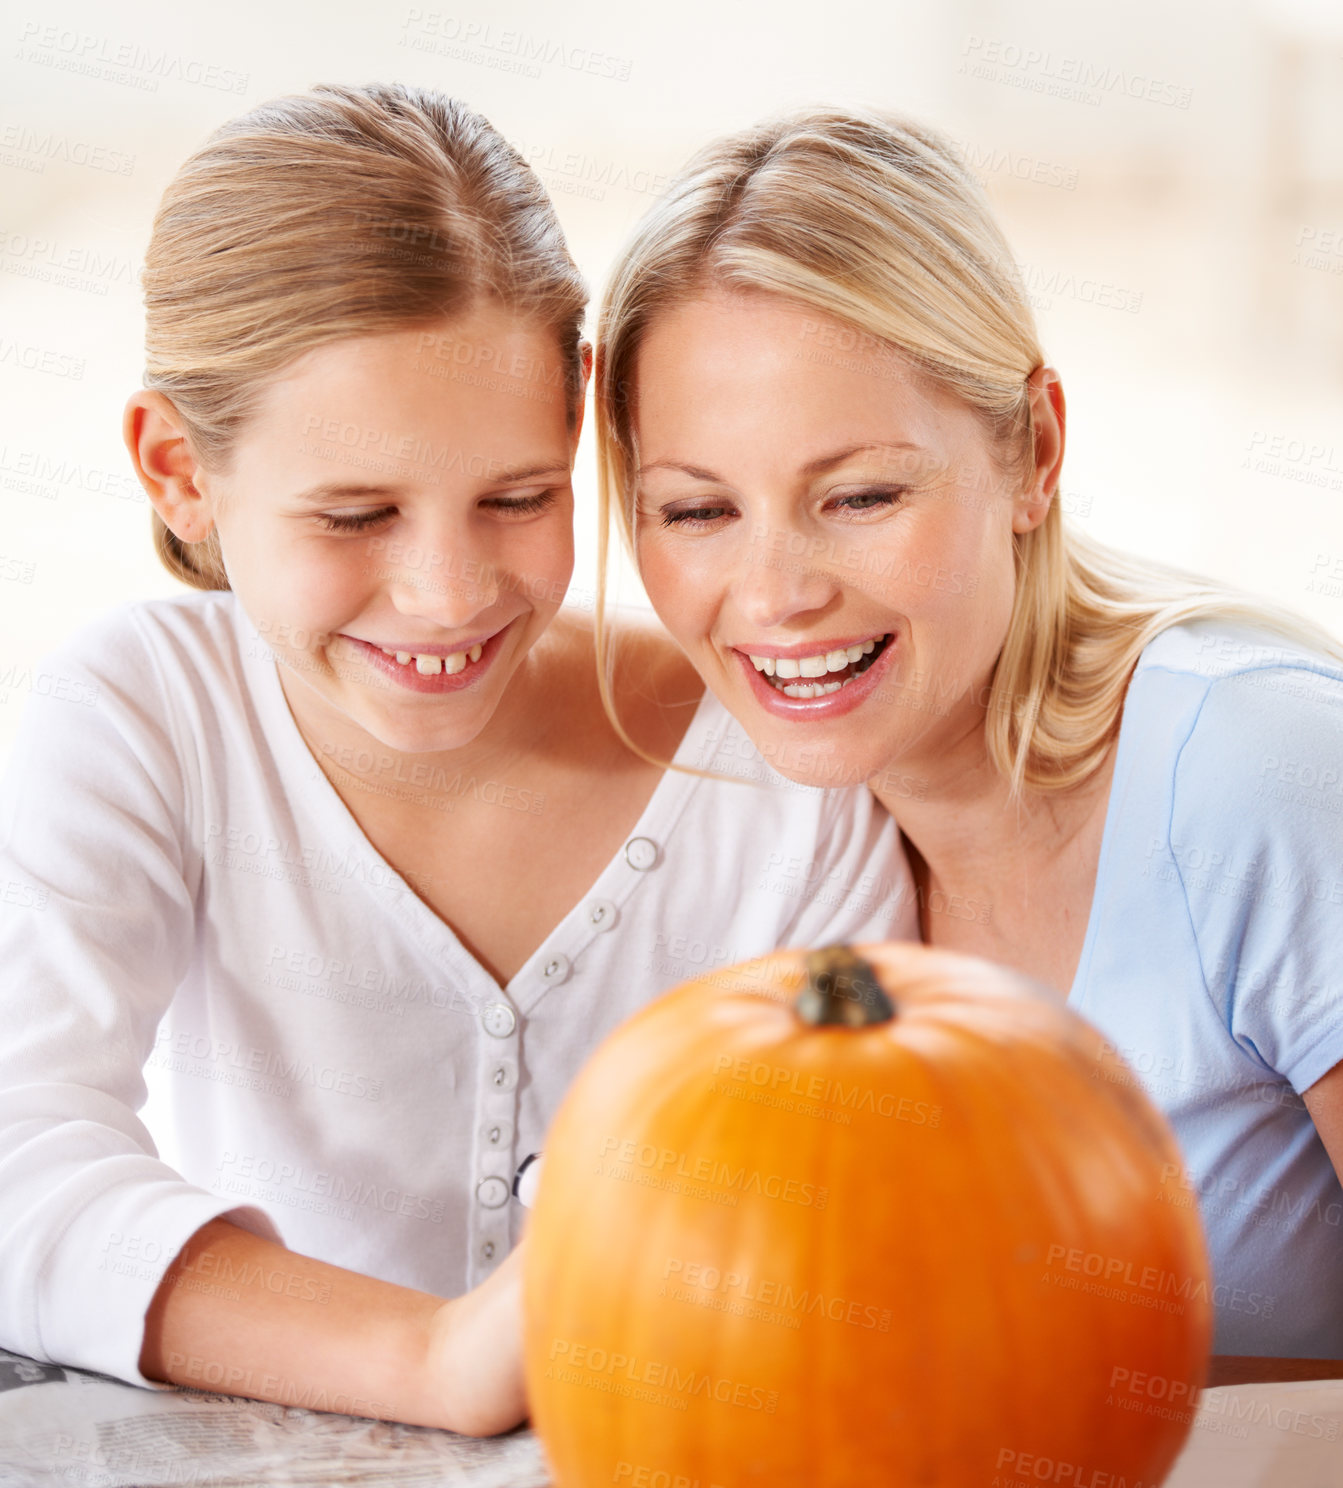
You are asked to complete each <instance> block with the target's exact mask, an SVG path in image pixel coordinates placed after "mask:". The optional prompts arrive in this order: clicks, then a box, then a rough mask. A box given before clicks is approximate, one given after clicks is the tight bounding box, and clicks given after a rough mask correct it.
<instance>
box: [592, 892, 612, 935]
mask: <svg viewBox="0 0 1343 1488" xmlns="http://www.w3.org/2000/svg"><path fill="white" fill-rule="evenodd" d="M615 922H616V907H615V905H614V904H612V903H611V901H610V900H609V899H592V900H590V901H589V902H588V924H589V925H591V926H592V928H593V929H594V930H609V929H610V928H611V927H612V925H614V924H615Z"/></svg>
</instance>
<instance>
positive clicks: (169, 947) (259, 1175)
mask: <svg viewBox="0 0 1343 1488" xmlns="http://www.w3.org/2000/svg"><path fill="white" fill-rule="evenodd" d="M32 691H33V695H32V697H31V698H30V700H29V702H28V705H27V709H26V712H25V716H24V719H23V722H22V725H21V729H20V736H19V739H18V742H17V744H16V748H15V753H14V757H13V759H12V761H11V764H10V768H9V771H8V774H7V778H6V783H5V786H4V791H3V796H0V841H3V844H4V845H3V848H0V968H2V970H0V1014H2V1015H3V1035H2V1036H0V1344H2V1345H4V1346H6V1347H9V1348H13V1349H16V1350H19V1351H20V1352H22V1353H25V1354H29V1355H32V1356H33V1357H35V1358H39V1359H50V1360H54V1361H58V1362H63V1363H69V1364H73V1365H78V1366H81V1367H84V1368H90V1369H97V1370H102V1371H104V1372H106V1373H108V1374H112V1375H115V1376H118V1377H120V1378H122V1379H125V1380H130V1381H132V1382H134V1383H137V1384H149V1383H151V1382H150V1381H148V1380H146V1379H144V1377H143V1376H142V1375H141V1374H140V1372H139V1370H138V1367H137V1361H138V1356H139V1351H140V1347H141V1342H142V1335H143V1321H144V1314H145V1310H146V1308H147V1306H148V1304H149V1302H150V1300H151V1298H152V1297H153V1295H154V1291H155V1289H156V1287H157V1285H158V1283H159V1281H160V1279H161V1278H162V1276H163V1274H164V1272H165V1271H166V1269H167V1267H168V1265H169V1264H170V1262H171V1261H172V1259H173V1257H174V1255H175V1254H176V1253H177V1251H178V1250H179V1249H180V1248H181V1246H182V1245H183V1244H184V1242H185V1241H186V1240H187V1238H188V1237H189V1236H190V1235H191V1234H192V1233H193V1232H194V1231H195V1230H196V1229H197V1228H199V1226H200V1225H202V1224H203V1223H205V1221H206V1220H208V1219H210V1218H212V1217H214V1216H216V1215H220V1214H228V1215H229V1216H230V1218H231V1219H232V1220H233V1221H234V1222H235V1223H238V1224H242V1225H244V1226H246V1227H247V1228H249V1229H252V1230H255V1231H256V1232H258V1233H260V1234H264V1235H272V1236H275V1237H277V1238H280V1239H282V1240H283V1242H284V1243H285V1244H286V1245H288V1246H290V1247H291V1248H292V1249H294V1250H297V1251H300V1252H304V1253H307V1254H311V1255H314V1256H318V1257H321V1258H322V1259H324V1260H327V1261H331V1262H334V1263H336V1264H338V1265H342V1266H347V1267H351V1268H353V1269H355V1270H358V1271H362V1272H365V1273H368V1274H371V1275H375V1276H378V1277H382V1278H385V1279H386V1280H388V1281H392V1282H397V1283H400V1284H403V1285H406V1286H412V1287H418V1288H422V1289H423V1290H425V1291H429V1292H433V1293H436V1294H439V1295H443V1296H454V1295H457V1294H459V1293H461V1292H463V1291H465V1290H467V1289H469V1288H472V1287H474V1286H476V1285H478V1284H479V1283H480V1282H481V1281H482V1280H483V1279H484V1278H485V1277H486V1276H487V1275H488V1274H489V1273H490V1271H491V1270H492V1269H493V1267H495V1266H497V1265H498V1264H499V1263H500V1261H502V1260H503V1258H504V1257H505V1256H506V1255H507V1253H508V1251H509V1249H510V1248H511V1246H512V1245H513V1244H514V1243H515V1241H516V1239H517V1237H518V1233H519V1229H520V1224H521V1217H522V1216H521V1213H520V1211H519V1206H517V1205H516V1204H515V1203H513V1202H512V1201H511V1194H510V1184H511V1179H512V1175H513V1171H514V1169H515V1167H516V1166H517V1164H518V1162H519V1160H520V1159H521V1158H522V1157H523V1156H525V1154H527V1153H528V1152H531V1151H535V1150H537V1149H539V1148H541V1147H542V1146H543V1145H544V1138H545V1133H546V1129H547V1126H548V1125H549V1123H550V1120H551V1118H552V1116H553V1115H554V1113H555V1110H556V1108H557V1106H558V1103H559V1101H560V1099H561V1097H562V1096H563V1094H564V1091H565V1089H566V1087H567V1086H568V1085H569V1083H570V1081H571V1080H572V1079H573V1077H574V1075H575V1074H576V1073H577V1071H578V1070H579V1068H580V1067H581V1065H582V1064H583V1062H584V1061H585V1059H586V1057H587V1055H588V1054H589V1052H590V1051H591V1050H592V1049H593V1047H594V1046H595V1044H596V1043H597V1042H598V1041H599V1040H600V1039H601V1038H602V1037H603V1036H604V1035H605V1034H606V1033H607V1032H608V1031H609V1030H610V1029H612V1028H614V1027H615V1026H616V1024H617V1023H619V1022H621V1021H622V1020H623V1019H624V1018H625V1017H627V1016H628V1015H629V1014H630V1013H632V1012H634V1011H635V1010H636V1009H637V1008H639V1007H640V1006H641V1005H643V1004H644V1003H646V1002H648V1001H649V999H650V998H652V997H654V996H655V995H656V994H658V993H659V992H661V991H662V990H664V989H665V988H667V987H669V986H671V985H673V984H675V983H676V982H678V981H681V980H683V979H684V978H686V977H688V976H692V975H694V974H696V973H698V972H701V971H704V970H706V969H708V968H710V967H712V966H714V965H721V964H725V963H728V962H731V961H736V960H739V959H742V958H744V957H747V956H752V955H756V954H760V953H762V952H764V951H766V950H769V949H772V948H774V947H775V946H778V945H786V944H797V945H815V944H823V943H825V942H828V941H834V940H841V939H854V940H861V939H883V938H888V937H893V938H917V925H916V919H915V913H914V897H913V890H912V884H911V882H910V877H909V871H908V868H907V865H906V863H905V860H904V857H903V855H902V853H901V850H900V846H899V837H898V833H897V831H896V828H895V826H894V824H893V823H892V821H891V820H890V818H889V817H887V815H886V814H885V813H884V812H883V811H882V810H881V809H880V808H879V807H877V806H875V805H874V803H873V802H872V801H871V799H870V797H869V795H868V793H867V791H866V790H863V789H852V790H829V791H822V790H815V789H810V788H807V787H802V786H797V785H793V784H790V783H788V782H785V781H783V780H782V779H781V778H780V777H778V776H777V775H774V774H773V773H772V772H771V771H769V770H768V769H767V768H766V767H765V766H764V765H763V764H762V763H761V762H760V760H759V756H758V755H756V753H755V751H754V749H753V748H752V747H751V746H750V744H749V742H748V741H747V740H746V739H745V736H744V735H743V734H742V732H741V730H740V727H739V725H737V724H736V723H735V722H734V721H733V720H732V719H731V718H730V716H729V715H728V714H727V713H726V712H725V711H724V710H723V708H722V707H721V705H720V704H718V703H717V702H716V701H715V700H714V699H713V698H712V697H711V696H706V698H705V699H704V701H703V702H702V703H701V704H700V707H699V710H698V712H697V713H696V715H695V718H694V721H693V722H692V724H691V726H690V729H689V731H688V733H687V735H686V737H685V739H684V741H683V743H682V745H681V747H680V750H679V751H678V754H677V760H678V762H679V763H683V764H693V765H698V766H704V767H709V768H718V769H720V770H722V771H723V772H724V773H725V774H730V775H734V776H739V777H740V776H747V777H750V779H751V780H752V781H755V782H762V783H741V782H740V781H713V780H706V779H703V778H700V777H697V776H693V775H686V774H681V773H677V772H669V773H668V774H666V775H665V776H664V777H663V779H662V780H661V781H660V783H659V784H658V786H657V789H656V791H655V793H654V795H653V797H652V800H651V801H650V802H649V804H648V807H647V809H646V810H645V811H644V813H643V816H642V818H641V819H640V821H639V824H638V826H637V827H636V828H635V830H634V831H633V832H632V833H631V835H630V839H629V841H628V842H627V843H626V844H625V847H624V848H623V850H622V851H621V852H619V853H617V854H616V856H615V858H614V859H613V860H612V861H611V862H610V863H609V864H608V865H607V867H606V868H605V870H604V871H603V872H602V874H601V876H600V877H599V878H598V879H597V881H596V882H595V883H594V884H593V885H592V887H591V889H590V890H589V892H588V893H587V894H586V895H585V896H584V897H583V899H582V901H581V902H580V903H579V904H578V905H576V906H575V908H574V909H573V910H572V911H571V912H570V913H569V914H568V915H566V916H565V918H564V919H563V920H562V921H561V923H560V924H558V925H557V926H556V927H555V928H554V930H553V931H552V932H551V934H550V935H549V936H548V937H547V938H546V941H545V943H544V944H543V945H542V946H541V947H540V948H539V949H538V950H537V951H536V953H535V954H534V955H533V956H532V957H531V959H530V960H529V961H528V962H527V963H526V965H525V966H523V967H522V969H521V970H520V971H519V972H518V973H517V975H516V976H515V977H514V978H513V979H512V981H510V982H509V983H508V985H507V987H500V986H499V984H498V983H497V982H496V981H495V980H494V979H493V977H491V976H490V975H489V974H488V973H487V972H486V971H485V970H484V969H483V968H482V967H481V966H480V965H479V963H478V962H477V961H476V960H475V959H474V958H473V957H472V956H471V955H470V954H469V953H468V952H467V951H466V950H465V949H464V948H463V946H462V945H461V943H460V942H459V941H458V939H457V937H456V936H455V935H454V934H453V932H452V930H451V929H450V928H449V927H448V925H447V924H445V923H444V922H443V921H442V920H441V919H439V918H438V917H437V916H436V915H435V914H434V913H433V911H431V910H430V909H429V908H428V907H427V906H426V905H425V904H424V903H423V902H422V901H421V900H420V899H418V898H417V897H416V896H415V894H414V893H412V892H411V891H410V890H409V888H408V887H407V885H406V884H405V882H404V881H403V880H402V879H401V878H400V876H399V875H398V874H397V873H396V872H395V870H394V869H392V868H391V867H390V866H389V865H388V864H387V863H386V862H385V861H384V860H383V859H382V858H381V857H380V856H379V854H378V853H377V852H376V851H375V850H374V848H373V847H372V846H371V844H370V843H369V842H368V840H367V839H366V838H365V837H364V835H363V833H362V832H361V831H360V829H359V827H358V825H357V824H356V823H355V821H354V819H353V817H352V816H351V815H350V813H349V811H348V810H347V809H346V807H345V805H344V804H343V802H342V801H341V800H340V798H339V796H338V795H337V794H336V792H335V791H334V790H333V789H332V787H331V785H330V784H329V782H328V781H327V779H326V777H325V776H324V775H323V774H322V772H321V770H320V769H319V768H318V766H317V764H316V763H315V762H314V760H313V758H312V756H311V755H310V753H309V752H308V749H307V747H306V746H305V744H304V742H303V740H302V738H301V736H300V735H299V733H298V730H297V728H296V726H295V724H294V722H293V719H292V718H291V716H290V713H289V710H288V707H287V705H286V703H285V700H284V695H283V693H282V691H281V689H280V684H279V678H278V675H277V673H276V664H275V661H274V659H273V657H272V656H271V654H270V652H269V651H268V649H267V648H266V646H265V645H264V643H263V642H262V641H261V640H260V638H259V637H258V636H257V635H256V633H255V631H254V630H253V629H252V627H251V625H250V624H249V622H248V621H247V619H246V617H245V615H244V614H243V611H242V609H241V607H240V606H239V604H238V602H237V600H236V599H235V598H234V596H232V595H231V594H226V593H220V594H198V595H189V596H184V597H183V598H180V599H173V600H167V601H156V602H152V603H142V604H135V605H130V606H126V607H124V608H122V609H120V610H118V611H117V612H115V613H114V614H113V615H111V616H110V617H108V618H107V619H105V620H103V621H100V622H99V623H97V624H96V625H94V626H91V627H89V628H88V629H86V630H85V631H84V632H83V633H81V634H80V635H79V636H78V637H77V638H76V639H75V640H74V641H73V642H72V643H71V644H70V645H68V646H66V647H64V648H63V649H62V650H61V651H60V652H58V653H57V654H56V655H55V656H54V657H53V658H52V659H50V660H49V661H48V662H47V663H46V664H45V665H44V666H43V667H42V668H41V669H40V670H39V672H38V673H36V674H35V676H34V683H33V690H32ZM415 783H416V781H415V778H414V775H413V772H412V774H411V777H410V778H409V779H408V781H406V782H403V785H406V786H408V787H409V788H412V789H413V788H414V785H415ZM438 784H439V785H440V787H441V786H442V785H443V784H444V782H438ZM447 788H448V789H449V790H450V791H457V792H459V793H461V794H479V795H483V796H484V797H485V798H486V799H493V800H495V802H496V804H498V806H499V809H500V810H537V809H542V810H543V809H544V803H543V802H540V803H538V801H537V800H535V799H533V797H532V796H531V795H529V794H528V793H527V792H525V791H510V790H508V789H507V788H505V787H504V786H502V785H500V784H498V783H494V782H490V781H486V780H484V779H480V778H473V777H471V776H465V777H463V778H461V779H454V780H452V781H450V782H448V783H447ZM442 826H443V830H444V831H451V829H452V816H451V814H450V813H445V814H444V816H443V820H442ZM147 1095H148V1097H149V1101H148V1105H146V1097H147ZM142 1108H143V1109H142ZM141 1112H142V1115H143V1119H142V1116H141V1115H138V1114H137V1113H141Z"/></svg>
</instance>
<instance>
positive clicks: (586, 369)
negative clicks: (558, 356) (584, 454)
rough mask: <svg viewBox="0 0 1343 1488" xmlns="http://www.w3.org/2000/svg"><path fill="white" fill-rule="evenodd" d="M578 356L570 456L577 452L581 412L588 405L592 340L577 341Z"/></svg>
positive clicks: (581, 422) (581, 427)
mask: <svg viewBox="0 0 1343 1488" xmlns="http://www.w3.org/2000/svg"><path fill="white" fill-rule="evenodd" d="M578 357H579V362H580V367H579V372H580V376H581V381H580V383H579V388H578V411H577V415H576V416H575V418H574V432H573V438H572V439H571V441H570V444H569V453H570V458H571V459H572V458H573V457H574V456H575V455H577V453H578V440H579V436H580V435H581V434H582V432H583V414H584V412H585V411H586V409H587V406H588V383H589V382H590V381H591V380H592V342H591V341H580V342H579V343H578Z"/></svg>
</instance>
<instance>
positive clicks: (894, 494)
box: [835, 487, 904, 512]
mask: <svg viewBox="0 0 1343 1488" xmlns="http://www.w3.org/2000/svg"><path fill="white" fill-rule="evenodd" d="M903 495H904V488H903V487H900V488H891V487H884V488H881V489H877V490H872V491H853V492H851V493H850V494H849V495H847V496H840V497H837V498H836V501H835V505H836V506H837V507H840V508H842V509H843V510H845V511H851V512H870V511H880V510H882V508H884V507H888V506H898V505H899V504H900V499H901V497H902V496H903Z"/></svg>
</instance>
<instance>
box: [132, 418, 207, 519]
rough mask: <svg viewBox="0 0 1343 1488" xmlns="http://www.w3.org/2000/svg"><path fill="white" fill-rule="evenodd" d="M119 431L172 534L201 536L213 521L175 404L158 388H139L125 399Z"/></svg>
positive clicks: (150, 497) (193, 456) (138, 474)
mask: <svg viewBox="0 0 1343 1488" xmlns="http://www.w3.org/2000/svg"><path fill="white" fill-rule="evenodd" d="M121 437H122V438H123V439H124V440H125V441H126V448H127V449H128V450H129V451H130V456H131V464H132V465H134V466H135V473H136V475H137V476H138V477H139V478H140V484H141V485H142V486H143V487H144V488H145V494H146V495H147V496H148V497H149V499H150V501H151V503H152V504H153V507H154V510H155V511H156V512H158V514H159V516H161V517H162V518H163V520H164V523H165V524H166V526H167V527H168V529H169V530H170V531H171V532H172V534H173V535H174V537H177V538H179V539H180V540H181V541H182V542H188V543H194V542H203V541H204V540H205V538H207V537H208V536H209V535H210V529H211V528H212V527H213V526H214V509H213V507H212V505H211V502H210V498H209V497H208V496H207V495H206V494H205V493H204V491H203V489H202V487H203V485H204V480H203V478H202V477H203V471H202V467H201V465H200V462H199V461H198V460H197V459H196V456H195V454H194V453H193V451H192V449H191V445H190V443H189V442H188V440H187V435H186V429H185V427H184V426H183V423H182V418H181V415H180V414H179V413H178V412H177V410H176V408H174V407H173V405H172V403H171V402H170V401H169V400H168V399H167V398H166V397H164V395H163V394H162V393H155V392H150V391H149V390H148V389H147V388H141V389H140V391H139V392H138V393H132V394H131V396H130V397H129V398H128V399H127V401H126V411H125V413H124V414H123V415H122V420H121Z"/></svg>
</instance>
